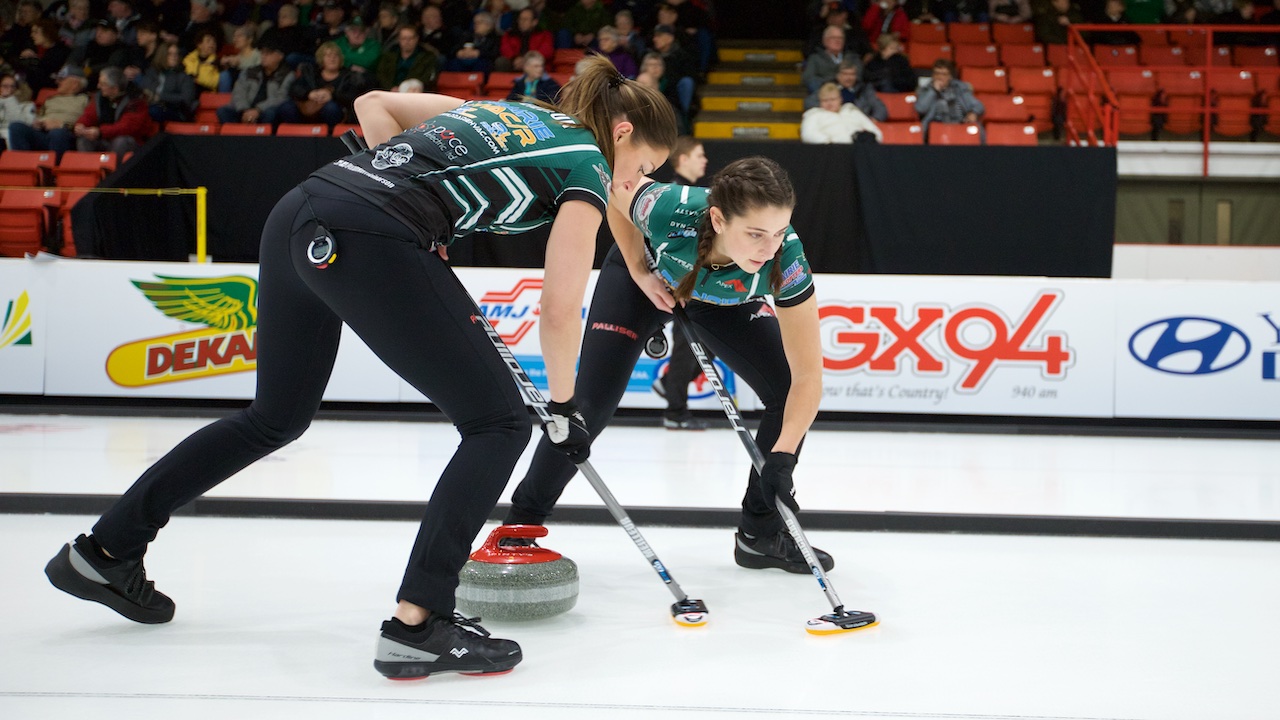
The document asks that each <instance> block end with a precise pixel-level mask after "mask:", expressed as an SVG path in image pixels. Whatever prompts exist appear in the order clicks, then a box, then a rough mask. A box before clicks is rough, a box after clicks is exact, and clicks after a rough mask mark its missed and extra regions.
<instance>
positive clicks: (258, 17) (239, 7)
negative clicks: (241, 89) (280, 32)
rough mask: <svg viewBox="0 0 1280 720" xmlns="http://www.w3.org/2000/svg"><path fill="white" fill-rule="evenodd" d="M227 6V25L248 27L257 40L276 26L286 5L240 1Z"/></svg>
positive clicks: (261, 0)
mask: <svg viewBox="0 0 1280 720" xmlns="http://www.w3.org/2000/svg"><path fill="white" fill-rule="evenodd" d="M226 5H227V13H228V15H227V23H228V24H230V25H232V26H234V27H248V28H249V29H250V30H252V31H253V36H254V37H255V38H257V37H258V35H259V34H260V33H261V32H262V31H263V30H265V29H267V28H269V27H271V26H273V25H275V23H276V20H277V18H278V17H279V15H280V8H281V7H282V6H283V5H284V3H283V2H282V1H281V0H239V2H227V3H226ZM245 67H248V65H246V66H245Z"/></svg>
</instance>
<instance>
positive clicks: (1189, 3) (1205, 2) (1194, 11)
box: [1099, 0, 1235, 25]
mask: <svg viewBox="0 0 1280 720" xmlns="http://www.w3.org/2000/svg"><path fill="white" fill-rule="evenodd" d="M1233 9H1235V0H1179V1H1178V2H1177V9H1176V10H1174V12H1173V16H1174V17H1173V18H1172V19H1173V20H1174V22H1186V23H1189V24H1193V25H1203V24H1206V23H1213V22H1217V20H1218V18H1219V17H1222V16H1223V15H1226V14H1227V13H1229V12H1231V11H1232V10H1233ZM1099 19H1100V18H1099Z"/></svg>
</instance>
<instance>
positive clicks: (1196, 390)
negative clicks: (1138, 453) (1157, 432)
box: [1115, 281, 1280, 420]
mask: <svg viewBox="0 0 1280 720" xmlns="http://www.w3.org/2000/svg"><path fill="white" fill-rule="evenodd" d="M1116 319H1117V322H1116V338H1115V343H1116V370H1115V374H1116V410H1115V412H1116V416H1117V417H1168V418H1223V419H1241V420H1278V419H1280V283H1240V282H1235V283H1226V282H1222V283H1213V282H1151V281H1148V282H1142V283H1137V282H1135V283H1124V284H1122V285H1121V286H1120V288H1119V291H1118V293H1117V298H1116Z"/></svg>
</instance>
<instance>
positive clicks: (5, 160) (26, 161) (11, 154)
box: [0, 150, 57, 185]
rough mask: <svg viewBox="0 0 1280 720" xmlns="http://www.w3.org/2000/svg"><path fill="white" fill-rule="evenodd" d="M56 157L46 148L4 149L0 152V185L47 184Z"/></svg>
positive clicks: (51, 175) (51, 177)
mask: <svg viewBox="0 0 1280 720" xmlns="http://www.w3.org/2000/svg"><path fill="white" fill-rule="evenodd" d="M56 157H57V156H56V154H55V153H53V152H51V151H48V150H6V151H5V152H4V154H0V185H48V184H49V183H50V181H51V180H52V179H53V168H54V165H56V164H57V160H56Z"/></svg>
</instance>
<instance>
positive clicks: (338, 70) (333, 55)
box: [275, 42, 355, 127]
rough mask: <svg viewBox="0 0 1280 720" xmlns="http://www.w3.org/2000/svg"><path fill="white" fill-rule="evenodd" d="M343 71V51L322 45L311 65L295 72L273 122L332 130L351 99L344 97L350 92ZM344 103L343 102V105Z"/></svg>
mask: <svg viewBox="0 0 1280 720" xmlns="http://www.w3.org/2000/svg"><path fill="white" fill-rule="evenodd" d="M353 72H355V71H354V70H349V69H347V68H345V67H343V57H342V50H340V49H339V48H338V44H337V43H335V42H326V43H321V44H320V47H319V49H317V50H316V62H315V64H314V65H303V66H301V67H299V68H298V70H297V73H296V77H295V78H294V80H293V82H292V83H291V84H290V85H289V99H288V100H286V101H284V102H283V103H280V109H279V110H277V111H276V118H275V119H276V122H284V123H314V124H320V123H323V124H325V125H328V126H329V127H333V126H334V125H337V124H338V123H340V122H342V121H343V120H344V119H345V118H346V117H347V108H348V107H349V106H351V105H353V104H354V103H355V98H354V97H344V96H343V94H344V93H349V92H350V90H351V81H350V75H351V73H353ZM344 101H345V102H344Z"/></svg>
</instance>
